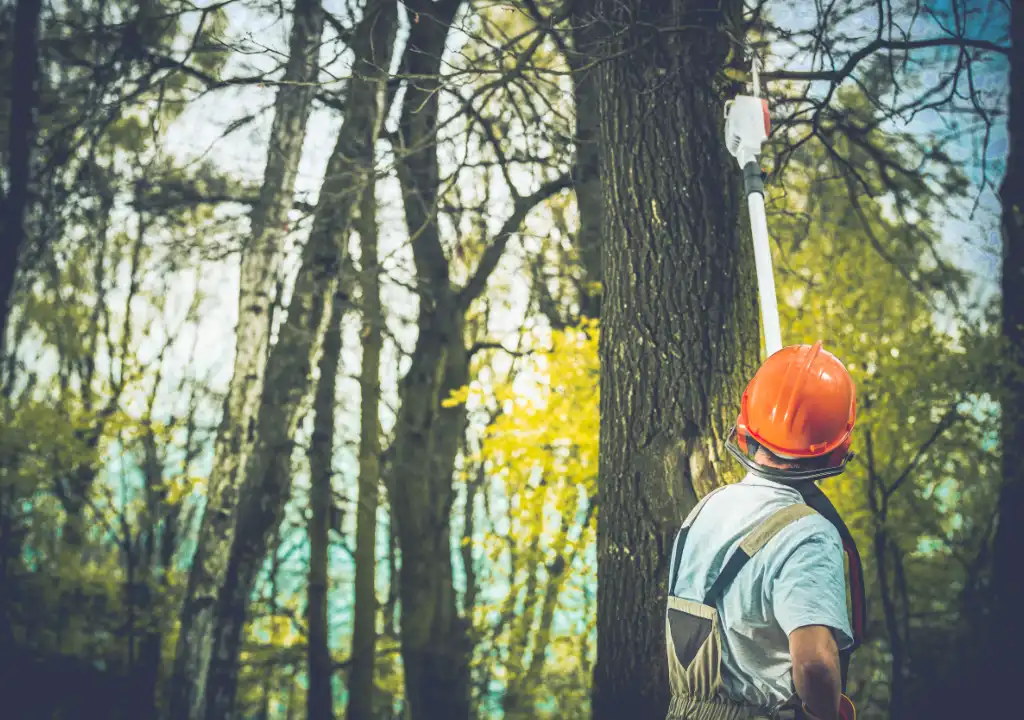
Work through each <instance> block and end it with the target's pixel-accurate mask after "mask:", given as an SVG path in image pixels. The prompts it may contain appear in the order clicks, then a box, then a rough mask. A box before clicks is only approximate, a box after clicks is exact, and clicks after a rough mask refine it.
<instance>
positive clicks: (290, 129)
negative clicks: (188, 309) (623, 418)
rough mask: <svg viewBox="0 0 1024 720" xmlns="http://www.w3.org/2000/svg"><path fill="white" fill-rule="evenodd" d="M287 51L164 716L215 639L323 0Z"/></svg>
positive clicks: (179, 708) (302, 20) (196, 704)
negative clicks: (217, 606)
mask: <svg viewBox="0 0 1024 720" xmlns="http://www.w3.org/2000/svg"><path fill="white" fill-rule="evenodd" d="M292 23H293V24H292V30H291V37H290V41H289V58H288V64H287V67H286V69H285V74H284V82H283V83H282V84H281V87H280V89H279V90H278V93H277V99H276V101H275V103H276V104H275V114H274V123H273V126H272V128H271V135H270V146H269V149H268V151H267V164H266V170H265V173H264V180H263V187H262V189H261V190H260V198H259V202H257V203H256V205H255V206H254V207H253V212H252V215H251V235H250V237H249V242H248V244H247V247H246V248H245V249H244V250H243V253H242V264H241V275H240V286H239V298H238V325H237V328H236V330H235V360H234V370H233V374H232V378H231V384H230V386H229V388H228V396H227V398H226V399H225V402H224V416H223V418H222V420H221V426H220V429H219V431H218V433H217V440H216V444H215V449H214V464H213V468H212V470H211V472H210V479H209V489H208V492H207V496H206V507H205V509H204V511H203V518H202V523H201V525H200V531H199V538H198V544H197V548H196V555H195V558H194V559H193V562H192V567H191V571H190V573H189V579H188V587H187V590H186V595H185V601H184V605H183V606H182V610H181V618H180V621H181V630H180V634H179V636H178V646H177V653H176V657H175V663H174V673H173V676H172V680H171V686H170V699H169V703H168V714H167V718H168V720H196V719H197V718H198V717H200V714H201V712H202V704H203V697H204V690H205V689H204V686H203V682H204V678H205V676H206V671H207V667H208V665H209V653H210V643H211V640H212V637H213V632H212V630H213V627H212V620H213V618H212V611H213V604H214V601H215V598H216V593H217V590H218V588H219V587H220V586H221V584H222V583H223V580H224V575H225V572H226V562H227V554H228V548H229V547H230V543H231V539H232V535H233V531H234V519H235V506H236V504H237V502H238V492H239V487H240V485H241V483H242V481H243V480H244V469H245V467H246V463H247V459H248V455H249V453H250V452H251V449H252V445H253V441H254V440H255V437H254V431H255V429H256V417H255V415H256V410H257V408H258V407H259V401H260V395H261V393H262V390H263V382H264V375H265V371H266V365H267V354H268V347H269V345H270V334H271V312H270V309H271V308H270V302H271V297H270V293H271V292H272V290H273V288H274V285H275V279H276V276H277V274H278V269H279V267H280V264H281V260H282V243H283V240H284V235H285V230H284V226H285V222H286V219H287V213H288V211H289V210H290V209H291V207H292V198H293V192H294V188H295V178H296V175H297V173H298V167H299V161H300V159H301V156H302V145H303V141H304V139H305V132H306V121H307V120H308V118H309V113H310V109H311V106H312V101H313V95H314V92H315V89H316V88H315V81H316V78H317V74H318V62H317V56H318V53H319V48H320V36H321V34H322V32H323V24H324V14H323V8H322V7H321V4H320V0H296V1H295V11H294V13H293V15H292Z"/></svg>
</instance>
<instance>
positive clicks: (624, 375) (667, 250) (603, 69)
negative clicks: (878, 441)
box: [592, 0, 759, 720]
mask: <svg viewBox="0 0 1024 720" xmlns="http://www.w3.org/2000/svg"><path fill="white" fill-rule="evenodd" d="M741 11H742V3H740V2H739V0H725V1H724V2H722V3H717V2H704V1H703V0H700V1H698V0H675V1H673V2H664V3H653V2H647V1H646V0H597V2H596V13H597V15H598V16H599V18H600V20H598V22H607V23H609V25H608V32H609V36H610V37H612V40H610V41H609V42H608V43H607V44H606V46H605V47H603V48H602V50H601V54H602V61H601V63H600V64H599V70H598V82H597V84H598V87H599V97H600V102H599V112H598V115H599V125H600V153H601V165H600V167H601V178H602V184H603V188H604V221H603V222H604V224H603V228H604V232H603V238H604V252H603V255H602V260H603V267H602V270H603V274H604V288H603V297H602V306H601V312H602V318H601V320H602V330H601V343H600V346H601V347H600V354H601V366H602V368H603V376H602V380H601V442H600V475H599V491H598V492H599V496H598V507H599V508H600V512H599V514H598V533H597V553H598V577H599V581H598V589H597V623H598V636H597V637H598V640H597V645H598V647H597V665H596V668H595V671H594V686H593V693H592V711H593V717H594V718H595V720H603V719H604V718H622V717H629V718H633V719H635V720H648V719H649V718H650V719H652V720H653V719H655V718H656V719H657V720H662V718H664V716H665V711H666V707H667V703H668V696H669V693H668V672H667V668H666V657H665V597H666V584H667V575H668V565H669V553H670V550H671V545H672V541H673V538H674V536H675V533H676V531H678V529H679V524H680V522H681V521H682V519H683V518H684V517H685V515H686V512H687V510H688V509H689V508H690V507H692V503H693V502H694V500H695V498H696V497H697V496H699V495H702V494H704V493H706V492H707V491H708V490H709V489H710V488H711V487H713V486H714V485H715V484H716V483H717V482H718V478H719V476H720V475H721V473H722V472H723V470H724V469H725V465H724V460H723V461H722V463H721V464H720V462H719V460H720V458H723V454H722V445H723V441H724V440H725V437H726V434H727V433H728V430H729V427H730V426H731V424H732V423H733V422H734V421H735V418H736V408H737V407H738V405H737V403H738V402H739V398H740V393H741V391H742V388H743V386H744V384H745V382H746V380H747V379H748V377H749V375H750V373H751V372H752V371H753V370H754V369H755V368H756V364H757V359H758V347H759V345H758V335H757V315H756V310H757V302H756V294H755V292H754V290H755V285H754V281H753V273H752V270H753V262H752V260H753V258H752V256H753V252H752V244H751V242H750V239H749V236H747V234H746V233H745V232H744V230H745V227H746V221H745V217H744V216H745V213H744V212H743V209H744V206H743V203H742V199H743V195H742V191H741V187H740V180H741V175H740V171H739V168H738V167H737V166H736V163H735V160H733V159H732V158H731V157H730V156H729V155H728V153H727V151H726V148H725V142H724V138H723V133H722V110H723V103H724V100H726V99H727V98H728V97H729V96H731V94H732V92H733V91H735V89H736V88H734V87H730V86H729V84H728V83H727V82H726V81H725V79H724V78H723V77H722V75H721V70H722V69H723V63H724V62H725V61H726V57H727V52H728V48H729V44H730V43H731V42H732V41H731V40H730V34H732V35H738V34H740V33H741V32H742V30H741V28H740V24H739V22H738V18H739V15H740V13H741ZM666 28H671V31H669V30H666Z"/></svg>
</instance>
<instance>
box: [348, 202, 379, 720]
mask: <svg viewBox="0 0 1024 720" xmlns="http://www.w3.org/2000/svg"><path fill="white" fill-rule="evenodd" d="M375 189H376V184H375V183H372V182H371V183H370V184H369V185H367V187H366V191H365V192H364V193H363V203H362V209H361V211H360V217H359V226H358V228H357V229H358V232H359V241H360V253H359V254H360V265H361V272H360V284H361V285H362V307H363V330H362V337H363V362H362V371H361V377H360V408H361V410H360V413H361V418H360V430H359V500H358V505H357V509H356V551H355V562H356V579H355V610H354V612H355V617H354V618H353V629H352V667H351V669H350V670H349V676H348V692H349V702H348V713H347V716H348V717H350V718H367V720H370V718H373V717H374V708H373V677H374V666H375V660H376V641H377V590H376V583H375V577H376V571H377V562H376V561H377V506H378V503H379V491H380V433H379V431H378V425H379V424H380V353H381V347H382V343H383V337H384V336H383V332H382V330H383V322H384V318H383V316H382V313H381V306H380V268H379V267H378V265H377V213H376V210H377V201H376V197H375V195H374V193H375Z"/></svg>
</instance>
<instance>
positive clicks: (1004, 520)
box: [986, 2, 1024, 709]
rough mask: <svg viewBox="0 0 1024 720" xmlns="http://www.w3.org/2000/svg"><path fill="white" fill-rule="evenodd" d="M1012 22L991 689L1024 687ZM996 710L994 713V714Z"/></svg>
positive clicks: (1021, 373)
mask: <svg viewBox="0 0 1024 720" xmlns="http://www.w3.org/2000/svg"><path fill="white" fill-rule="evenodd" d="M1010 5H1011V10H1010V13H1011V19H1010V36H1011V47H1010V103H1009V114H1008V116H1007V117H1008V120H1007V127H1008V133H1009V136H1010V151H1009V155H1008V156H1007V159H1006V175H1005V177H1004V178H1003V183H1002V186H1001V187H1000V199H1001V201H1002V235H1003V269H1002V291H1003V297H1002V314H1003V326H1002V333H1003V339H1004V341H1005V343H1006V352H1007V357H1006V361H1007V366H1008V367H1007V371H1006V374H1005V378H1006V379H1005V382H1004V383H1003V388H1002V398H1001V401H1002V402H1001V404H1002V438H1001V439H1002V451H1003V460H1002V465H1003V467H1002V469H1003V483H1002V488H1001V491H1000V494H999V522H998V526H997V528H996V534H995V541H994V544H993V559H992V563H993V568H992V590H993V593H992V594H993V612H992V616H991V617H992V625H991V627H990V629H989V638H990V640H991V641H992V642H993V643H994V648H993V650H994V651H993V652H992V653H990V657H991V658H992V660H993V664H994V667H993V668H992V672H993V673H994V674H993V675H990V676H989V677H988V678H986V680H989V681H991V682H992V687H999V688H1013V687H1015V683H1018V682H1019V678H1018V677H1017V673H1016V672H1015V670H1016V669H1017V668H1019V667H1020V648H1021V647H1022V646H1024V616H1022V615H1021V612H1020V602H1021V597H1022V595H1024V581H1022V579H1021V572H1020V558H1021V555H1022V554H1024V523H1022V522H1020V518H1021V517H1024V132H1022V131H1020V125H1021V123H1022V122H1024V7H1021V3H1019V2H1013V3H1010ZM990 695H991V696H992V697H993V700H994V702H995V703H996V706H997V707H998V708H999V709H1001V708H1002V707H1005V706H1006V705H1005V703H1007V702H1012V700H1011V699H1010V698H1009V696H1008V695H1006V694H1004V693H991V694H990ZM993 709H996V708H993Z"/></svg>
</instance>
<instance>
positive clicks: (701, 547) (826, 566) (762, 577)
mask: <svg viewBox="0 0 1024 720" xmlns="http://www.w3.org/2000/svg"><path fill="white" fill-rule="evenodd" d="M802 502H803V498H801V497H800V493H799V492H797V491H796V490H794V489H793V488H790V487H787V486H785V485H782V484H780V483H776V482H772V481H771V480H766V479H764V478H760V477H757V476H755V475H748V476H747V477H746V478H745V479H744V480H743V481H742V482H740V483H736V484H735V485H730V486H727V487H725V488H723V489H722V490H721V491H719V492H718V493H716V494H715V496H714V497H712V498H710V499H708V501H707V503H705V504H704V508H703V509H702V510H701V512H700V514H699V515H698V516H697V519H696V520H695V521H694V523H693V525H692V526H691V527H690V530H689V532H688V533H687V537H686V545H685V547H684V549H683V557H682V561H681V568H680V571H679V574H678V577H677V576H676V569H675V568H674V567H673V568H672V569H671V573H672V574H671V575H669V577H675V578H676V582H675V587H673V588H670V592H671V593H672V594H673V595H675V596H676V597H681V598H685V599H687V600H696V601H698V602H701V601H703V599H704V594H705V593H706V592H707V591H708V590H709V589H710V587H711V584H712V583H713V582H714V581H715V578H716V577H718V573H719V572H720V571H721V569H722V567H723V566H724V565H725V563H726V562H727V561H728V559H729V558H730V557H732V554H733V552H735V550H736V548H737V547H739V544H740V542H742V541H743V538H744V537H746V535H747V534H748V533H749V532H750V531H751V530H753V529H754V528H755V527H756V526H757V525H758V524H759V523H760V522H762V521H763V520H765V519H767V518H768V516H769V515H771V514H772V513H773V512H775V511H776V510H780V509H781V508H784V507H788V506H789V505H793V504H795V503H802ZM678 541H679V539H678V536H677V537H676V542H678ZM675 557H676V553H675V548H674V547H673V552H672V562H673V564H674V563H675ZM718 613H719V616H720V618H721V627H722V663H723V667H722V676H723V682H724V684H725V688H726V692H727V693H728V694H729V696H730V697H732V698H733V699H734V700H737V701H740V702H746V703H749V704H752V705H757V706H760V707H767V708H774V707H775V706H776V705H777V704H778V703H781V702H784V701H785V700H786V699H787V698H789V696H790V695H791V694H792V692H793V689H792V662H791V660H790V657H789V634H790V633H791V632H792V631H793V630H795V629H797V628H799V627H803V626H805V625H825V626H827V627H830V628H832V630H833V634H834V635H835V638H836V643H837V645H838V646H839V649H840V650H844V649H846V648H847V647H849V646H850V645H852V644H853V630H852V628H851V627H850V619H849V616H848V615H847V606H846V573H845V565H844V557H843V545H842V540H841V539H840V537H839V531H838V530H836V529H835V527H834V526H833V525H832V523H830V522H829V521H828V520H826V519H825V518H824V517H822V516H821V515H818V514H814V515H810V516H808V517H804V518H801V519H799V520H797V521H796V522H794V523H793V524H791V525H789V526H788V527H786V528H784V529H783V530H782V531H781V532H780V533H779V534H778V535H776V536H775V537H774V538H772V539H771V541H770V542H769V543H768V544H767V545H765V546H764V547H763V548H762V549H761V551H760V552H759V553H757V554H756V555H754V557H753V558H751V559H750V561H749V562H748V563H747V564H746V565H745V566H744V567H743V569H742V570H740V572H739V574H738V575H737V576H736V579H735V580H734V581H733V583H732V585H730V586H729V587H728V588H727V589H726V591H725V593H724V594H723V595H722V597H721V598H720V599H719V601H718Z"/></svg>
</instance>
